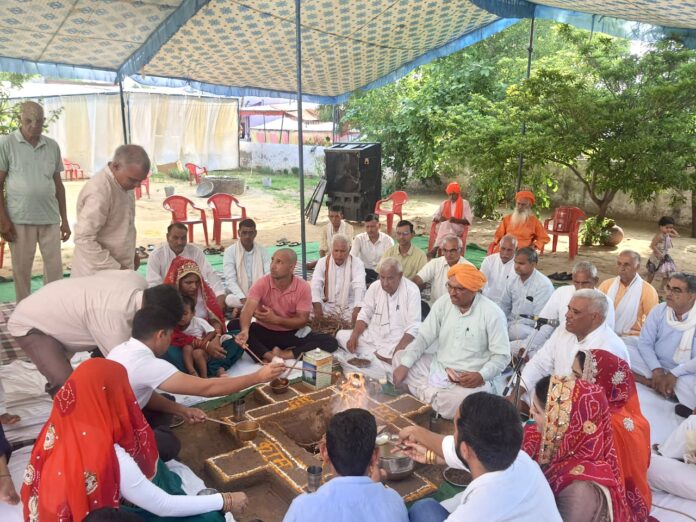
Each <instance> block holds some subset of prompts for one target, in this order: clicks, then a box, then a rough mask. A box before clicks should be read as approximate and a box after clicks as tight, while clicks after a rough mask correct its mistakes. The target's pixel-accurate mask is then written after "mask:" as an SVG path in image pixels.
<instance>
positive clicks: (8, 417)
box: [0, 413, 20, 424]
mask: <svg viewBox="0 0 696 522" xmlns="http://www.w3.org/2000/svg"><path fill="white" fill-rule="evenodd" d="M19 421H20V417H19V415H12V414H11V413H3V414H2V415H0V424H15V423H17V422H19Z"/></svg>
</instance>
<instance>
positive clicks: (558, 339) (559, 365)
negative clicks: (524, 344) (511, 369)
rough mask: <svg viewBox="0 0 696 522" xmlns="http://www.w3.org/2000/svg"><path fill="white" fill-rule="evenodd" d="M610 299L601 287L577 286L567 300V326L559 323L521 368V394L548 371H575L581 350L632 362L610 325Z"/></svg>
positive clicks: (624, 346) (548, 372)
mask: <svg viewBox="0 0 696 522" xmlns="http://www.w3.org/2000/svg"><path fill="white" fill-rule="evenodd" d="M608 307H609V303H608V302H607V300H606V298H605V297H604V295H603V294H602V292H600V291H599V290H593V289H584V290H577V291H576V292H575V293H574V294H573V297H572V298H571V300H570V303H569V304H568V312H567V314H566V323H565V326H559V327H558V328H556V331H555V332H553V334H552V335H551V337H549V340H548V341H546V342H545V343H544V346H542V347H541V349H540V350H539V351H538V352H537V353H536V354H535V355H534V357H532V359H531V360H530V361H529V362H528V363H527V365H526V366H525V367H524V370H523V371H522V385H521V387H520V397H522V396H523V395H524V394H525V393H526V392H527V391H528V390H534V386H535V385H536V383H537V381H539V380H540V379H541V378H542V377H545V376H547V375H558V376H565V375H571V374H572V372H573V360H574V359H575V355H576V354H577V353H578V351H580V350H590V349H599V350H606V351H608V352H611V353H613V354H614V355H616V356H617V357H620V358H621V359H623V360H625V361H627V362H629V363H630V359H629V356H628V349H627V348H626V345H625V344H624V342H623V341H622V340H621V338H620V337H619V336H618V335H616V333H614V331H613V330H612V329H611V328H609V326H607V324H606V322H605V318H606V316H607V308H608Z"/></svg>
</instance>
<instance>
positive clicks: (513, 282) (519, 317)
mask: <svg viewBox="0 0 696 522" xmlns="http://www.w3.org/2000/svg"><path fill="white" fill-rule="evenodd" d="M538 262H539V254H537V253H536V251H535V250H534V249H533V248H529V247H526V248H521V249H519V250H518V251H517V254H515V274H516V275H515V276H513V277H511V278H510V279H508V282H507V285H506V287H505V293H504V294H503V297H502V299H501V300H500V308H502V310H503V312H505V315H506V316H507V318H508V335H509V336H510V340H511V341H516V340H519V339H526V338H527V336H529V335H530V334H531V333H532V332H533V331H534V327H535V326H536V322H535V321H534V320H533V319H529V318H527V317H523V316H529V317H533V316H538V315H539V314H540V313H541V310H542V308H544V305H545V304H546V302H547V301H548V300H549V298H550V297H551V294H552V293H553V283H552V282H551V280H550V279H549V278H548V277H546V276H545V275H544V274H542V273H541V272H539V271H538V270H537V269H536V266H537V263H538Z"/></svg>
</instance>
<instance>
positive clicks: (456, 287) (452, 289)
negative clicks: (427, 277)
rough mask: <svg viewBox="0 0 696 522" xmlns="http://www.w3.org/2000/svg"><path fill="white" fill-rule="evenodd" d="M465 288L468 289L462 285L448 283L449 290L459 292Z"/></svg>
mask: <svg viewBox="0 0 696 522" xmlns="http://www.w3.org/2000/svg"><path fill="white" fill-rule="evenodd" d="M464 290H466V288H464V287H462V286H452V285H451V284H449V283H447V291H448V292H457V293H459V292H463V291H464Z"/></svg>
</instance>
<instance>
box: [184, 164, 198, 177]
mask: <svg viewBox="0 0 696 522" xmlns="http://www.w3.org/2000/svg"><path fill="white" fill-rule="evenodd" d="M184 166H185V167H186V168H187V169H188V171H189V174H190V175H191V176H195V175H196V174H197V173H198V166H197V165H194V164H193V163H187V164H186V165H184Z"/></svg>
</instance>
